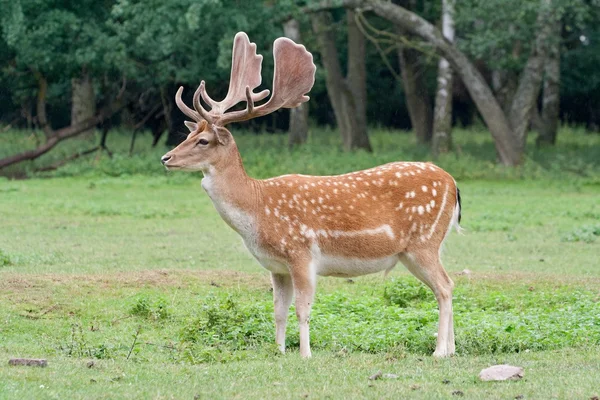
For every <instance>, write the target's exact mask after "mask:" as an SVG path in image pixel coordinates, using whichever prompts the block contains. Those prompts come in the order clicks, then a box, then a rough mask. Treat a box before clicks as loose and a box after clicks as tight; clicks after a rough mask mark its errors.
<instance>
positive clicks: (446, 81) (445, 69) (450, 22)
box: [431, 0, 454, 157]
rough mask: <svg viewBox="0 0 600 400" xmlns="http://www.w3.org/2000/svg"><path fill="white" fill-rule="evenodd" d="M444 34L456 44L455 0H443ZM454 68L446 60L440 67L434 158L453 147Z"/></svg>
mask: <svg viewBox="0 0 600 400" xmlns="http://www.w3.org/2000/svg"><path fill="white" fill-rule="evenodd" d="M442 3H443V7H442V33H443V35H444V37H445V38H446V39H447V40H448V41H449V42H451V43H452V42H454V0H442ZM452 79H453V78H452V68H451V67H450V63H449V62H448V61H447V60H446V59H445V58H443V57H442V58H440V61H439V65H438V77H437V83H438V86H437V92H436V97H435V111H434V119H433V143H432V146H431V148H432V152H433V155H434V157H437V156H438V155H439V154H441V153H447V152H448V151H450V147H451V146H452V88H453V85H452Z"/></svg>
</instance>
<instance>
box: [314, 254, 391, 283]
mask: <svg viewBox="0 0 600 400" xmlns="http://www.w3.org/2000/svg"><path fill="white" fill-rule="evenodd" d="M313 262H314V263H315V267H316V271H315V272H316V273H317V275H320V276H336V277H340V278H346V277H353V276H360V275H368V274H374V273H376V272H380V271H385V270H387V269H391V268H393V267H394V265H396V263H397V262H398V256H397V255H393V256H389V257H383V258H346V257H340V256H328V255H326V254H320V256H319V257H318V258H317V259H315V260H314V261H313Z"/></svg>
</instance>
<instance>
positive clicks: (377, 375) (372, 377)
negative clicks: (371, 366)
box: [369, 371, 383, 381]
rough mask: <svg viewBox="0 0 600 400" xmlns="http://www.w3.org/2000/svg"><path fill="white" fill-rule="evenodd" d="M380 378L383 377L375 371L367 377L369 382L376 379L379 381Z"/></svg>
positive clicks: (379, 372)
mask: <svg viewBox="0 0 600 400" xmlns="http://www.w3.org/2000/svg"><path fill="white" fill-rule="evenodd" d="M382 376H383V374H382V373H381V371H377V372H375V373H374V374H373V375H371V376H370V377H369V380H370V381H376V380H377V379H380V378H381V377H382Z"/></svg>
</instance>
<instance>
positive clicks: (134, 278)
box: [0, 270, 271, 294]
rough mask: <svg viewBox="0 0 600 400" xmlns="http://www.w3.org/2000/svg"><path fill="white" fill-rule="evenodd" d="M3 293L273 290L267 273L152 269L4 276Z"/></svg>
mask: <svg viewBox="0 0 600 400" xmlns="http://www.w3.org/2000/svg"><path fill="white" fill-rule="evenodd" d="M0 276H1V278H0V292H4V293H7V292H10V293H12V294H23V293H24V292H30V293H31V292H44V291H45V290H48V289H50V288H52V290H55V289H56V288H57V287H58V286H66V287H77V288H79V289H93V288H99V287H100V288H105V289H109V288H110V289H114V288H128V287H136V288H140V287H156V288H169V287H179V288H188V287H190V286H196V285H201V286H202V285H206V286H213V287H223V288H228V287H237V286H238V285H243V286H244V287H249V288H257V289H263V288H264V289H265V290H267V289H268V288H270V287H271V281H270V278H269V276H268V275H267V274H260V273H255V274H250V273H244V272H239V271H228V270H221V271H220V270H211V271H195V270H148V271H133V272H115V273H110V274H17V273H4V274H1V275H0Z"/></svg>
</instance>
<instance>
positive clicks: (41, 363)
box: [8, 358, 48, 367]
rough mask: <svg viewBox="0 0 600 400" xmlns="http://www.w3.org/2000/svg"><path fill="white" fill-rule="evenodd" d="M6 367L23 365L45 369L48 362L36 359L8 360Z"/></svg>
mask: <svg viewBox="0 0 600 400" xmlns="http://www.w3.org/2000/svg"><path fill="white" fill-rule="evenodd" d="M8 365H12V366H17V365H24V366H26V367H47V366H48V361H47V360H44V359H38V358H11V359H10V360H8Z"/></svg>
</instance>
